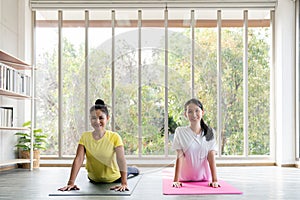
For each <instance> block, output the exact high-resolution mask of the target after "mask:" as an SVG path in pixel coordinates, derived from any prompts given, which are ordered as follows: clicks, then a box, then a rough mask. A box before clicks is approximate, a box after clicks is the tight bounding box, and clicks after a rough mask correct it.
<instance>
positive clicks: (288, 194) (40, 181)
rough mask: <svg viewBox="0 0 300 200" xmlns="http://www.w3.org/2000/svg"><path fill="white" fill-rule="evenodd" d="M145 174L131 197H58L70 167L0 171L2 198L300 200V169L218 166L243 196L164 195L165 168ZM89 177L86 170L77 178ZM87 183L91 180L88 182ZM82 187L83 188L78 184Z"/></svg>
mask: <svg viewBox="0 0 300 200" xmlns="http://www.w3.org/2000/svg"><path fill="white" fill-rule="evenodd" d="M140 170H141V173H142V174H143V176H142V178H141V180H140V182H139V183H138V185H137V186H136V188H135V190H134V191H133V194H132V195H131V196H123V197H120V196H119V197H118V196H112V197H107V196H106V197H105V196H104V197H99V196H90V197H87V196H86V197H74V196H72V197H59V196H49V194H50V193H51V192H53V191H55V190H56V189H57V188H59V187H61V186H64V185H65V183H66V181H67V180H68V176H69V172H70V168H65V167H40V168H39V169H35V170H33V171H29V170H26V169H12V170H7V171H1V172H0V199H1V200H2V199H5V200H8V199H15V200H16V199H17V200H18V199H20V200H21V199H22V200H44V199H59V200H61V199H99V198H101V199H136V200H147V199H151V200H159V199H185V200H190V199H222V200H226V199H230V200H234V199H251V200H252V199H253V200H256V199H257V200H260V199H285V200H293V199H295V200H296V199H300V169H299V168H286V167H284V168H282V167H276V166H265V167H218V176H219V179H222V180H225V181H226V182H228V183H230V184H231V185H233V186H234V187H236V188H237V189H239V190H241V191H242V192H243V194H242V195H201V196H199V195H198V196H196V195H184V196H183V195H180V196H178V195H177V196H176V195H163V194H162V174H161V171H162V168H140ZM83 174H84V175H85V174H86V171H85V168H82V169H81V171H80V172H79V175H78V178H80V176H82V175H83ZM87 181H88V180H87ZM79 187H80V185H79Z"/></svg>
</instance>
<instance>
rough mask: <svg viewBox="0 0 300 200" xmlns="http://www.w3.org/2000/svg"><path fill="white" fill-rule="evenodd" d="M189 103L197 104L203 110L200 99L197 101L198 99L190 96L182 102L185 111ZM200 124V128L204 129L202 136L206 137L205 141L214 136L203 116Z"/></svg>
mask: <svg viewBox="0 0 300 200" xmlns="http://www.w3.org/2000/svg"><path fill="white" fill-rule="evenodd" d="M191 103H193V104H195V105H197V106H198V107H199V108H200V109H201V110H202V111H203V104H202V103H201V101H199V100H198V99H195V98H192V99H190V100H188V101H187V102H186V103H185V104H184V111H185V112H186V111H187V106H188V105H189V104H191ZM200 126H201V129H202V130H203V131H204V136H205V137H206V141H210V140H212V139H213V138H214V130H213V129H212V128H211V127H210V126H208V125H207V124H206V123H205V122H204V120H203V118H201V121H200Z"/></svg>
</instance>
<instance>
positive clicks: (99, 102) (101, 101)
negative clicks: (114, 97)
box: [95, 99, 105, 106]
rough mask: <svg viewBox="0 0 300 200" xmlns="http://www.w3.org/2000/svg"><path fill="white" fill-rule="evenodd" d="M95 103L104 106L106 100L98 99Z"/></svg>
mask: <svg viewBox="0 0 300 200" xmlns="http://www.w3.org/2000/svg"><path fill="white" fill-rule="evenodd" d="M95 105H102V106H104V105H105V103H104V101H103V100H102V99H97V100H96V101H95Z"/></svg>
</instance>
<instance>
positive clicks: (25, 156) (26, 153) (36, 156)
mask: <svg viewBox="0 0 300 200" xmlns="http://www.w3.org/2000/svg"><path fill="white" fill-rule="evenodd" d="M19 157H20V158H22V159H30V151H29V150H27V151H23V150H20V152H19ZM33 159H34V161H33V168H39V167H40V151H39V150H34V151H33ZM22 168H25V169H29V168H30V163H23V164H22Z"/></svg>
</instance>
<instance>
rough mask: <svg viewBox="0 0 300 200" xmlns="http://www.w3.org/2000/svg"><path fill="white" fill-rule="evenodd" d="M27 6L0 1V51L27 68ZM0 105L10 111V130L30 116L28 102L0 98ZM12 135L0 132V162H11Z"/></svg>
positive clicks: (15, 1)
mask: <svg viewBox="0 0 300 200" xmlns="http://www.w3.org/2000/svg"><path fill="white" fill-rule="evenodd" d="M28 5H29V0H0V49H1V50H3V51H5V52H7V53H9V54H11V55H14V56H16V57H18V58H20V59H21V60H24V61H26V62H27V63H29V64H31V62H30V59H31V50H30V49H31V45H30V44H31V31H30V30H31V25H30V23H31V19H30V17H31V14H30V13H31V11H30V8H29V6H28ZM0 105H1V106H11V107H13V108H14V113H13V114H14V126H21V125H22V123H23V122H24V121H25V118H24V117H25V114H24V113H30V112H27V110H25V108H26V109H28V108H29V109H30V100H25V101H24V100H15V99H11V98H7V97H2V96H1V97H0ZM28 105H29V106H28ZM29 111H30V110H29ZM28 119H29V118H28ZM28 119H27V120H28ZM15 132H16V131H0V161H1V160H9V159H13V158H15V156H16V154H15V151H14V145H15V143H16V139H17V138H16V136H15V135H14V133H15Z"/></svg>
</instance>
